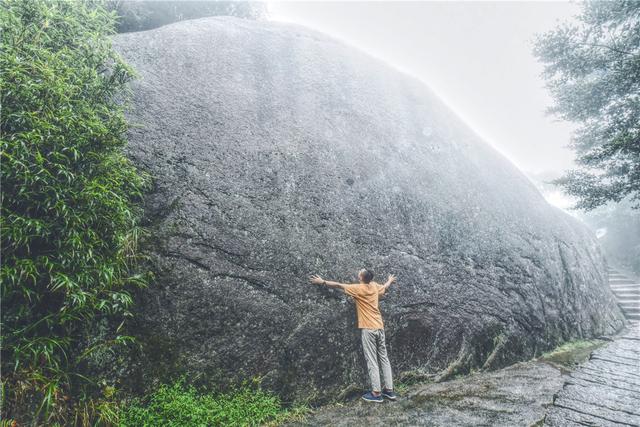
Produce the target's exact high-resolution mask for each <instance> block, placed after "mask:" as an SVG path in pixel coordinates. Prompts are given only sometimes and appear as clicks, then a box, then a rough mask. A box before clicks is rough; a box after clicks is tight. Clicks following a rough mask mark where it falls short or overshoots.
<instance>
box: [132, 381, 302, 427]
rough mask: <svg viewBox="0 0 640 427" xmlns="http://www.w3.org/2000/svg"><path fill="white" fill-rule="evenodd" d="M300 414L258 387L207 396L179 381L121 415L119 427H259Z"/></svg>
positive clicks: (135, 403) (151, 395) (162, 388)
mask: <svg viewBox="0 0 640 427" xmlns="http://www.w3.org/2000/svg"><path fill="white" fill-rule="evenodd" d="M301 412H302V410H301V409H299V408H298V409H294V410H291V411H289V410H285V409H283V408H282V406H281V404H280V400H279V398H278V397H277V396H275V395H273V394H270V393H267V392H265V391H263V390H261V389H260V388H258V387H255V386H249V385H246V384H245V385H244V386H242V387H240V388H237V389H235V390H232V391H230V392H228V393H217V394H206V393H199V392H198V391H197V390H196V389H195V388H194V387H193V386H187V385H185V383H184V380H180V381H177V382H175V383H174V384H173V385H162V386H160V387H159V388H158V389H157V390H156V391H155V392H153V393H151V394H150V395H148V396H147V397H146V398H144V399H139V400H135V401H133V402H131V404H130V405H129V406H126V407H125V408H124V409H123V410H122V413H121V414H120V426H121V427H134V426H135V427H142V426H165V427H171V426H176V427H177V426H193V427H197V426H216V425H234V426H239V425H260V424H263V423H265V422H268V421H279V420H283V419H285V418H288V417H291V416H295V415H298V414H300V413H301Z"/></svg>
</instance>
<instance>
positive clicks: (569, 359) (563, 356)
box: [537, 340, 606, 367]
mask: <svg viewBox="0 0 640 427" xmlns="http://www.w3.org/2000/svg"><path fill="white" fill-rule="evenodd" d="M604 344H606V341H603V340H576V341H570V342H567V343H564V344H562V345H561V346H559V347H556V348H555V349H553V350H551V351H550V352H547V353H544V354H542V355H541V356H540V357H538V359H537V360H540V361H543V362H552V363H556V364H559V365H562V366H567V367H571V366H573V365H575V364H576V363H580V362H582V361H584V360H586V359H587V358H588V357H589V355H590V354H591V352H593V351H594V350H595V349H597V348H598V347H602V346H603V345H604Z"/></svg>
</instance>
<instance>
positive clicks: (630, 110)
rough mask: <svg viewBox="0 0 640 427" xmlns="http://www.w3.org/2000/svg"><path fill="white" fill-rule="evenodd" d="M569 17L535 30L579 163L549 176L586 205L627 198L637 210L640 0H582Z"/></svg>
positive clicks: (556, 109)
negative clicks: (574, 128) (576, 13)
mask: <svg viewBox="0 0 640 427" xmlns="http://www.w3.org/2000/svg"><path fill="white" fill-rule="evenodd" d="M576 18H577V19H576V21H577V22H575V23H570V24H568V23H566V24H563V25H560V26H558V27H557V28H555V29H554V30H552V31H550V32H547V33H545V34H542V35H539V36H538V38H537V40H536V43H535V47H534V53H535V55H536V56H537V58H538V59H539V60H540V61H541V62H542V63H543V64H544V67H545V69H544V73H543V76H544V78H545V79H546V80H547V87H548V88H549V89H550V91H551V95H552V97H553V99H554V105H553V106H552V107H550V108H549V112H550V113H552V114H555V115H557V116H558V117H560V118H562V119H565V120H569V121H572V122H575V123H577V124H578V125H579V128H578V130H577V131H576V133H575V134H574V135H573V138H572V141H571V147H572V148H573V149H574V150H575V153H576V163H577V165H578V167H577V168H576V169H574V170H570V171H568V172H566V173H565V175H564V176H562V177H561V178H558V179H556V180H555V181H554V183H555V184H558V185H560V186H562V188H563V189H564V191H565V192H566V193H567V194H569V195H572V196H575V197H576V198H577V199H578V202H577V204H576V206H575V207H576V208H578V209H584V210H587V211H588V210H591V209H594V208H595V207H597V206H601V205H604V204H605V203H607V202H610V201H613V202H619V201H621V200H623V199H625V198H627V197H628V198H629V199H628V200H630V201H631V202H632V203H633V206H634V208H635V209H638V208H640V1H633V0H623V1H612V2H604V1H589V2H585V3H583V4H582V11H581V13H580V15H579V16H577V17H576Z"/></svg>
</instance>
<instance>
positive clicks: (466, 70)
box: [268, 2, 579, 207]
mask: <svg viewBox="0 0 640 427" xmlns="http://www.w3.org/2000/svg"><path fill="white" fill-rule="evenodd" d="M578 9H579V5H578V4H576V3H569V2H270V3H269V5H268V13H269V18H270V19H273V20H278V21H288V22H294V23H299V24H302V25H305V26H308V27H311V28H314V29H317V30H320V31H322V32H325V33H329V34H331V35H332V36H334V37H336V38H339V39H342V40H344V41H346V42H347V43H349V44H352V45H355V46H357V47H359V48H361V49H363V50H365V51H367V52H368V53H370V54H372V55H374V56H377V57H379V58H381V59H383V60H385V61H387V62H389V63H390V64H392V65H393V66H395V67H396V68H398V69H400V70H402V71H404V72H407V73H409V74H412V75H414V76H415V77H418V78H419V79H421V80H423V81H424V82H425V83H426V84H427V85H428V86H430V87H431V89H432V90H434V91H435V92H436V93H437V94H438V95H439V96H440V97H441V98H442V99H443V100H444V101H445V102H446V103H447V104H448V105H449V106H450V107H451V108H452V109H453V110H454V111H456V112H457V114H458V115H460V116H461V117H462V118H463V119H464V120H465V121H466V122H467V123H468V124H469V125H470V126H471V127H472V128H473V129H474V130H475V131H476V132H477V133H478V134H479V135H481V136H482V137H483V138H484V139H485V140H486V141H487V142H489V143H490V144H492V145H493V146H494V147H495V148H496V149H497V150H498V151H500V152H501V153H502V154H504V155H505V156H506V157H507V158H509V159H510V160H511V161H512V162H513V163H515V164H516V165H517V166H518V167H519V168H520V169H521V170H522V171H523V172H525V173H526V174H527V175H528V176H529V177H530V178H532V179H533V180H534V181H536V182H537V183H539V182H540V181H542V180H547V179H550V178H553V177H556V176H558V175H559V174H561V173H562V171H563V170H565V169H567V168H569V167H571V166H572V164H573V162H572V157H573V155H572V152H571V151H570V149H568V148H567V147H566V145H567V144H568V143H569V140H570V133H571V130H572V125H571V124H569V123H566V122H561V121H558V120H557V119H556V118H554V117H552V116H548V115H546V114H545V109H546V108H547V107H548V106H550V105H551V99H550V97H549V94H548V93H547V91H546V89H545V88H544V80H543V79H542V77H541V76H540V73H541V71H542V66H541V65H540V64H539V63H538V62H537V60H536V59H535V57H534V56H533V54H532V49H531V47H532V41H533V40H534V36H535V34H536V33H540V32H544V31H546V30H549V29H552V28H554V27H555V26H556V25H557V24H558V23H559V22H561V21H562V20H568V19H571V16H573V15H574V14H575V13H577V12H578ZM541 189H542V190H543V191H544V192H545V195H546V197H547V199H548V200H549V201H550V202H551V203H553V204H555V205H558V206H561V207H567V206H568V205H569V204H570V202H569V201H568V200H567V198H566V197H564V196H563V195H562V193H560V192H559V191H554V190H553V189H551V188H549V186H546V187H545V188H541Z"/></svg>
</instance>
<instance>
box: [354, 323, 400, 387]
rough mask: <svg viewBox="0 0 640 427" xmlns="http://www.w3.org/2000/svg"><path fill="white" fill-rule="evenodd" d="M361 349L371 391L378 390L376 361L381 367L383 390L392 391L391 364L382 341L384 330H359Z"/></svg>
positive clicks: (378, 376)
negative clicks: (365, 362) (360, 332)
mask: <svg viewBox="0 0 640 427" xmlns="http://www.w3.org/2000/svg"><path fill="white" fill-rule="evenodd" d="M361 331H362V348H363V350H364V358H365V359H366V360H367V369H368V371H369V379H370V380H371V390H372V391H381V390H380V372H379V370H378V360H380V365H381V367H382V377H383V378H384V388H385V389H387V390H393V378H392V377H391V364H390V363H389V357H387V345H386V343H385V341H384V329H361Z"/></svg>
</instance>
